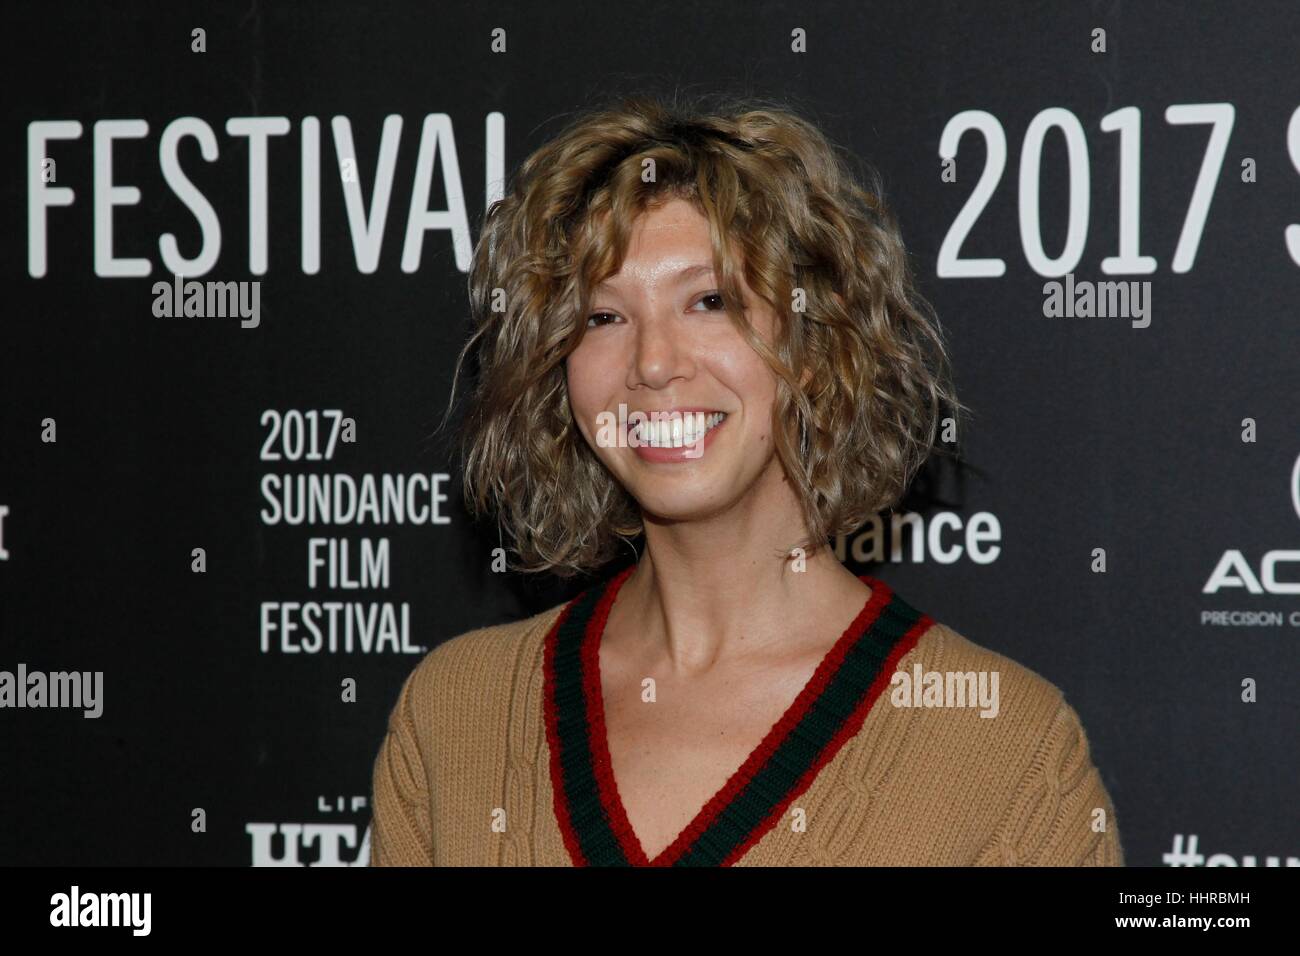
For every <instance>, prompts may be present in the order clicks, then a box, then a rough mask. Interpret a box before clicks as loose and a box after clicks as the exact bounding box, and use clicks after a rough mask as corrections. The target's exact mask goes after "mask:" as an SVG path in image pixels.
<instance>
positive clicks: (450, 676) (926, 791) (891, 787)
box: [370, 605, 1124, 866]
mask: <svg viewBox="0 0 1300 956" xmlns="http://www.w3.org/2000/svg"><path fill="white" fill-rule="evenodd" d="M562 610H563V605H561V606H557V607H554V608H551V609H550V610H548V611H544V612H542V613H541V614H538V615H536V616H534V617H531V618H529V619H527V620H524V621H519V622H516V623H511V624H501V625H497V626H494V627H486V628H480V629H478V630H475V631H471V632H469V633H467V634H463V635H461V636H459V637H457V638H454V639H452V640H450V641H447V642H445V643H444V644H442V645H440V646H438V647H437V648H435V649H434V650H432V651H430V652H429V653H428V654H427V655H426V656H425V657H424V658H423V660H421V661H420V663H419V664H418V665H417V666H416V667H415V669H414V670H413V671H412V673H411V674H410V675H409V676H408V677H407V679H406V680H405V682H404V683H403V685H402V688H401V691H400V693H399V695H398V698H397V703H396V705H395V706H394V708H393V710H392V713H391V716H390V718H389V721H388V732H387V735H386V736H385V738H384V740H383V742H382V744H381V746H380V748H379V753H378V757H377V758H376V760H375V764H374V789H373V803H372V808H373V820H372V829H371V836H370V846H371V853H370V863H371V865H372V866H435V865H436V866H571V865H573V862H574V861H573V859H572V858H571V856H570V853H569V850H568V849H567V848H566V846H565V841H564V838H563V836H562V833H561V829H560V825H559V823H558V822H557V815H556V807H555V793H554V791H553V788H552V778H551V768H550V751H549V745H548V742H547V734H546V723H545V711H544V707H545V684H544V673H543V653H544V643H545V640H546V636H547V633H548V631H549V630H550V629H551V627H552V625H553V624H555V622H556V620H557V618H558V617H559V615H560V613H561V611H562ZM918 662H919V663H920V664H921V666H922V669H923V670H924V671H939V672H948V671H960V672H963V673H964V672H967V671H975V672H977V673H978V672H980V671H997V672H998V674H999V697H1000V699H999V713H998V715H997V716H996V717H992V718H988V717H981V716H980V709H979V707H964V708H963V707H932V708H926V707H902V706H895V705H894V704H893V703H891V700H890V692H891V690H892V688H890V687H886V688H885V691H884V693H882V694H881V695H880V697H879V698H878V699H877V700H876V702H875V704H874V705H873V706H872V707H871V709H870V711H868V713H867V716H866V719H865V720H864V721H863V723H862V726H861V727H860V728H859V729H858V730H857V732H856V733H855V734H853V736H852V737H850V738H849V739H848V740H847V742H846V743H844V745H843V746H842V747H841V748H840V749H839V750H838V751H837V752H836V753H835V755H834V757H833V758H831V760H830V761H829V762H828V763H826V764H825V765H824V766H823V767H821V769H820V771H818V773H817V774H816V776H815V777H814V778H813V780H812V783H811V785H810V786H808V788H807V789H806V790H804V791H803V792H802V793H801V794H799V795H798V796H797V797H796V798H795V799H794V801H793V803H792V804H791V805H790V807H789V808H788V810H787V812H786V813H785V814H784V817H783V819H781V820H779V821H778V822H777V823H776V825H775V826H773V827H772V828H771V829H770V830H768V831H767V832H766V833H764V835H763V836H762V838H761V839H759V840H758V841H757V842H756V843H755V844H754V845H753V846H751V847H750V848H749V849H748V850H747V851H746V852H745V853H744V854H743V855H742V856H741V857H740V858H739V859H738V860H736V861H735V864H734V865H736V866H918V865H919V866H970V865H975V866H1123V865H1124V857H1123V851H1122V849H1121V844H1120V837H1119V830H1118V823H1117V820H1116V818H1115V810H1114V807H1113V806H1112V804H1111V800H1110V796H1109V794H1108V793H1107V790H1106V788H1105V786H1104V785H1103V783H1102V780H1101V777H1100V775H1099V774H1098V772H1097V769H1096V768H1095V767H1094V766H1093V764H1092V760H1091V755H1090V753H1089V748H1088V740H1087V736H1086V735H1085V733H1084V730H1083V727H1082V726H1081V724H1080V721H1079V717H1078V715H1077V714H1076V713H1075V711H1074V709H1073V708H1072V707H1071V706H1070V705H1069V704H1068V703H1066V701H1065V700H1064V698H1063V696H1062V694H1061V692H1060V690H1059V689H1057V688H1056V687H1055V686H1054V685H1053V684H1051V683H1050V682H1048V681H1047V680H1045V679H1044V678H1042V677H1040V676H1039V675H1037V674H1035V673H1034V672H1033V671H1031V670H1029V669H1028V668H1025V667H1023V666H1021V665H1019V664H1017V663H1015V662H1014V661H1012V660H1010V659H1008V658H1006V657H1004V656H1002V655H1000V654H997V653H995V652H993V651H990V650H988V649H986V648H983V647H981V646H979V645H977V644H975V643H973V642H971V641H968V640H966V639H965V638H964V637H962V636H961V635H960V634H958V633H957V632H956V631H954V630H952V629H951V628H949V627H947V626H945V625H943V624H941V623H937V622H934V623H930V625H929V627H928V628H927V629H926V630H925V631H924V633H923V634H921V636H920V639H919V640H918V641H917V642H916V645H915V646H914V647H912V648H911V649H910V650H909V651H908V652H907V653H906V654H905V655H904V656H903V657H902V658H901V659H900V660H899V663H898V666H897V670H899V671H904V672H907V673H909V674H911V673H912V672H913V668H914V666H915V665H916V664H917V663H918ZM890 676H892V672H891V675H890ZM798 811H802V814H800V813H799V812H798ZM796 822H799V823H801V824H802V825H798V826H797V825H795V824H796Z"/></svg>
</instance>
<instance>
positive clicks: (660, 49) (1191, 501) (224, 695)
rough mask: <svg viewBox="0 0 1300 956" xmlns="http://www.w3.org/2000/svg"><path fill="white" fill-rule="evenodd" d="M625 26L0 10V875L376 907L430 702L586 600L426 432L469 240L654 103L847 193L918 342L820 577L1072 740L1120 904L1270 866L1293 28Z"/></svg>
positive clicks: (79, 8) (1295, 512) (1295, 230)
mask: <svg viewBox="0 0 1300 956" xmlns="http://www.w3.org/2000/svg"><path fill="white" fill-rule="evenodd" d="M621 7H622V5H619V4H606V3H588V2H581V3H574V2H570V3H563V4H530V3H487V4H469V3H465V4H450V3H444V4H423V3H413V2H401V3H390V4H382V5H377V6H376V5H370V6H360V5H357V4H352V3H333V2H331V3H320V4H310V5H296V4H254V5H247V4H211V5H207V6H203V5H193V6H188V5H186V4H177V3H162V2H147V3H145V2H141V3H128V4H113V5H108V4H90V3H86V4H80V5H65V4H52V5H30V6H17V7H13V8H9V9H6V11H5V20H6V29H5V30H4V31H2V32H3V38H0V44H3V47H4V54H5V55H4V61H5V63H6V64H7V66H8V70H9V83H8V85H7V92H6V95H5V97H4V101H3V106H2V107H0V116H2V119H0V122H2V125H0V168H2V169H3V170H4V172H5V175H4V176H3V177H0V190H2V191H3V210H4V215H3V219H2V220H0V255H2V256H3V267H4V279H5V288H6V294H5V304H4V307H3V310H2V311H3V315H2V316H0V383H2V384H0V702H2V703H3V704H4V706H3V707H0V738H2V739H3V770H2V772H0V794H2V800H3V802H2V803H0V810H2V812H3V815H4V818H5V821H6V826H4V827H3V828H0V863H9V864H73V865H78V864H202V865H215V864H221V865H255V866H267V865H299V866H328V865H342V866H356V865H365V864H366V863H367V861H368V854H369V824H370V806H369V797H370V786H371V771H372V767H373V762H374V758H375V755H376V752H377V750H378V747H379V744H380V741H381V740H382V738H383V734H384V731H385V728H386V721H387V718H388V714H389V711H390V709H391V708H392V706H393V704H394V702H395V700H396V694H397V690H398V688H399V687H400V686H401V683H402V681H403V679H404V678H405V677H406V675H407V674H408V673H409V672H410V671H411V669H412V668H413V667H414V666H415V664H416V663H417V662H418V661H419V660H420V658H421V655H423V654H424V653H426V652H427V651H428V650H429V649H431V648H432V647H434V646H436V645H438V644H439V643H441V642H443V641H445V640H447V639H449V638H451V637H454V636H455V635H457V634H460V633H463V632H465V631H467V630H470V629H472V628H475V627H479V626H483V625H488V624H494V623H500V622H503V621H508V620H516V619H519V618H522V617H525V616H527V615H531V614H533V613H536V612H537V611H540V610H543V609H545V608H549V607H552V606H553V605H555V604H556V603H558V602H559V601H561V600H564V599H566V598H567V597H570V596H572V594H574V593H575V592H576V589H577V588H578V587H580V586H582V583H583V582H570V583H567V584H566V583H563V582H559V581H556V580H537V579H528V580H524V579H522V578H521V577H520V576H517V575H510V574H502V573H499V572H498V571H497V570H496V569H495V568H494V566H493V553H492V552H493V549H494V548H495V547H496V546H497V544H498V535H497V531H496V529H495V528H494V527H491V526H490V525H489V526H485V525H483V524H477V525H476V524H472V523H471V522H470V521H469V520H468V518H467V516H466V513H465V510H464V508H463V507H462V503H461V493H460V478H459V474H458V473H457V469H456V467H455V463H454V457H453V455H452V451H451V445H450V442H449V441H448V439H447V434H448V432H447V431H446V430H439V427H438V426H439V422H440V420H441V417H442V415H443V412H444V410H445V407H446V404H447V400H448V397H449V395H450V388H451V374H452V368H453V363H454V361H455V357H456V355H457V352H458V351H459V349H460V348H461V346H462V345H463V343H464V342H465V339H466V336H467V334H468V328H469V326H468V309H467V298H466V279H467V276H466V271H467V269H468V267H469V263H470V254H471V250H472V248H473V244H474V241H475V239H476V237H477V235H478V230H479V227H480V225H481V222H482V218H483V215H484V212H485V210H486V209H487V208H488V206H489V204H490V203H492V202H493V201H494V200H495V199H496V198H498V197H499V196H500V195H501V189H502V181H503V179H504V177H506V176H507V175H508V174H509V172H510V171H511V170H512V169H514V168H515V167H516V166H517V165H518V164H519V163H520V162H521V161H522V160H523V158H524V157H526V156H527V155H528V153H529V152H531V151H532V149H534V148H535V147H537V146H538V145H539V144H540V143H542V142H544V141H545V140H546V139H547V138H549V137H550V136H551V135H553V134H554V133H555V132H556V131H557V130H558V129H559V128H560V127H561V126H562V125H563V124H564V123H565V122H567V120H568V119H569V118H570V117H571V116H572V115H573V113H574V112H575V111H577V110H581V109H583V108H584V107H586V106H587V105H588V104H590V103H591V102H593V100H594V99H595V98H596V97H598V96H605V95H608V94H609V92H610V91H611V90H616V91H619V90H621V91H625V92H628V93H637V92H659V93H668V94H671V93H672V91H674V90H682V91H688V92H701V91H723V92H734V93H741V94H744V93H750V94H753V95H756V96H763V97H768V98H781V99H782V100H783V101H784V102H786V103H787V104H788V105H789V106H790V107H791V108H792V109H794V110H795V111H797V112H800V113H801V114H803V115H805V116H806V117H807V118H809V119H811V120H812V121H814V122H816V123H818V124H819V125H821V126H822V128H824V129H825V130H826V131H827V133H828V134H829V135H830V136H831V137H832V138H833V139H834V140H835V141H836V142H838V143H840V144H841V145H842V146H843V147H844V148H845V149H847V150H849V151H850V152H852V153H853V154H854V155H855V156H857V157H859V158H860V159H861V160H862V161H864V162H866V163H869V164H871V165H872V166H874V167H876V168H877V169H878V170H879V171H880V172H881V174H882V176H883V181H884V183H885V187H886V198H887V200H888V201H889V202H891V203H892V205H893V208H894V211H895V213H896V214H897V216H898V218H899V220H900V222H901V226H902V229H903V234H904V239H905V241H906V243H907V245H908V248H909V250H910V252H911V254H912V256H913V263H914V268H915V270H916V273H917V275H918V281H919V284H920V286H921V289H922V291H923V293H924V294H925V295H926V296H927V298H929V299H930V301H931V302H932V303H933V304H934V306H935V308H936V311H937V313H938V315H939V318H940V321H941V322H942V324H943V326H944V329H945V331H946V333H947V335H948V337H949V340H950V342H951V346H952V355H953V362H954V366H955V369H956V380H957V389H958V395H959V397H960V398H961V399H962V400H963V401H964V402H965V403H966V404H968V405H969V406H970V407H971V408H972V410H973V414H972V416H971V418H970V420H969V422H968V423H967V424H966V426H965V429H966V430H965V433H964V434H963V435H961V436H960V440H961V444H962V447H963V457H962V458H961V460H960V461H957V462H953V461H949V460H946V459H945V460H943V462H942V464H939V463H932V464H931V465H930V466H928V467H927V468H926V469H925V470H924V471H923V472H922V473H921V475H920V476H919V477H918V479H917V481H916V483H915V485H914V487H913V488H912V490H911V492H910V493H909V495H908V497H907V498H906V499H905V501H904V502H903V503H902V504H901V505H900V507H899V508H898V509H897V510H896V512H895V513H893V514H888V515H882V516H881V517H880V518H879V519H878V520H876V521H874V522H871V523H869V524H868V525H867V526H865V527H863V528H862V529H861V530H860V531H858V532H856V533H854V534H851V535H846V536H844V537H842V538H838V539H836V541H835V546H836V549H837V552H838V554H839V555H840V557H841V558H842V559H843V560H844V561H845V562H846V563H847V564H848V565H849V566H850V567H852V568H853V569H854V570H855V571H856V572H858V573H872V574H876V575H878V576H880V577H881V578H883V579H884V580H886V581H888V582H889V583H890V584H891V586H893V587H894V588H895V589H896V590H897V591H898V592H899V593H900V594H901V595H902V596H903V597H904V598H905V599H907V600H908V601H909V602H910V603H912V604H913V605H914V606H916V607H918V608H921V609H922V610H924V611H925V612H927V613H929V614H930V615H931V616H933V617H935V618H937V619H938V620H941V621H943V622H944V623H946V624H948V625H949V626H951V627H953V628H954V629H956V630H957V631H959V632H960V633H962V634H963V635H965V636H966V637H968V638H969V639H971V640H973V641H975V642H976V643H978V644H982V645H984V646H987V647H990V648H993V649H995V650H997V651H999V652H1002V653H1004V654H1006V655H1008V656H1010V657H1011V658H1013V659H1015V660H1017V661H1020V662H1022V663H1024V664H1026V665H1027V666H1029V667H1030V668H1032V669H1033V670H1035V671H1037V672H1038V673H1039V674H1041V675H1043V676H1044V677H1045V678H1047V679H1048V680H1050V681H1052V682H1053V683H1055V684H1056V685H1057V686H1058V687H1060V688H1061V689H1062V690H1063V691H1064V692H1065V694H1066V698H1067V700H1068V701H1070V703H1071V704H1072V705H1073V706H1074V707H1075V709H1076V710H1077V711H1078V712H1079V714H1080V716H1081V718H1082V721H1083V724H1084V726H1085V728H1086V729H1087V731H1088V735H1089V739H1090V742H1091V746H1092V755H1093V759H1094V761H1095V763H1096V764H1097V766H1098V767H1099V769H1100V771H1101V773H1102V776H1103V779H1104V781H1105V783H1106V786H1107V788H1108V790H1109V791H1110V793H1111V795H1112V798H1113V800H1114V802H1115V806H1116V813H1117V816H1118V824H1119V827H1120V831H1121V834H1122V837H1123V841H1124V848H1125V853H1126V856H1127V858H1128V862H1129V863H1130V864H1131V865H1138V866H1243V867H1245V866H1258V867H1263V866H1296V865H1300V814H1297V812H1296V794H1297V793H1300V733H1297V730H1300V704H1298V703H1297V702H1298V701H1300V407H1298V402H1297V396H1298V394H1300V320H1298V319H1297V314H1296V302H1297V298H1298V296H1300V69H1298V68H1297V66H1296V58H1295V40H1296V37H1298V36H1300V9H1298V8H1296V7H1295V6H1294V5H1293V4H1285V3H1278V4H1269V5H1264V4H1258V5H1257V4H1252V3H1232V4H1196V5H1189V4H1179V3H1163V2H1147V3H1142V4H1136V3H1134V4H1121V3H1116V4H1084V3H1072V4H1039V3H998V4H964V5H963V4H949V3H912V2H889V3H861V2H836V3H825V4H819V5H817V6H816V7H815V8H803V7H802V6H800V5H798V4H795V5H789V4H767V5H760V6H758V7H755V6H754V5H751V4H745V3H740V2H736V3H716V4H699V5H693V6H691V7H689V8H688V9H679V8H676V7H674V6H672V5H669V4H657V3H651V4H629V5H626V8H621Z"/></svg>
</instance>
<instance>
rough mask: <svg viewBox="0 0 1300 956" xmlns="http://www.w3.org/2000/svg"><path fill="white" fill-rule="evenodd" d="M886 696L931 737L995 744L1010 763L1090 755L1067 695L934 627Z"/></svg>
mask: <svg viewBox="0 0 1300 956" xmlns="http://www.w3.org/2000/svg"><path fill="white" fill-rule="evenodd" d="M891 677H892V678H893V682H892V685H891V686H890V687H889V688H888V692H889V693H890V695H891V699H892V703H893V704H894V705H895V706H902V707H919V708H920V709H922V710H923V711H924V712H925V713H926V714H927V715H930V714H933V715H934V718H933V719H931V720H929V724H930V726H931V729H934V730H942V729H943V728H944V727H947V728H949V729H950V730H951V731H952V734H953V735H954V736H955V737H961V738H963V739H965V740H971V739H972V738H984V739H986V740H989V741H992V740H993V739H995V738H996V740H997V745H996V746H997V752H998V753H1001V754H1005V755H1007V756H1008V757H1010V756H1011V755H1012V754H1015V755H1016V758H1014V759H1015V762H1017V763H1019V762H1020V761H1023V760H1024V758H1025V757H1026V756H1030V755H1033V754H1035V753H1038V752H1040V751H1043V750H1044V749H1046V750H1049V751H1062V750H1071V749H1072V750H1076V751H1077V750H1080V749H1082V751H1083V753H1084V754H1086V753H1087V751H1088V743H1087V736H1086V734H1085V733H1084V729H1083V724H1082V721H1081V719H1080V717H1079V715H1078V712H1077V711H1076V710H1075V709H1074V707H1073V706H1072V705H1071V704H1070V702H1069V700H1068V699H1067V694H1066V693H1065V691H1064V690H1063V689H1062V688H1061V687H1060V686H1058V685H1057V684H1056V683H1055V682H1053V681H1052V680H1050V679H1049V678H1047V677H1045V676H1043V675H1042V674H1040V673H1038V672H1037V671H1035V670H1033V669H1032V668H1030V667H1028V666H1026V665H1024V664H1022V663H1020V662H1019V661H1016V660H1013V659H1012V658H1011V657H1009V656H1007V655H1005V654H1002V653H1000V652H998V651H995V650H992V649H991V648H989V647H986V646H984V645H983V644H980V643H977V642H976V641H974V640H971V639H970V638H968V637H966V636H965V635H964V634H963V633H961V632H959V631H957V630H956V629H954V628H953V627H951V626H949V625H948V624H945V623H943V622H941V621H933V622H932V623H931V625H930V626H929V627H928V628H927V630H926V631H925V632H924V633H923V634H922V635H921V637H920V638H919V639H918V641H917V642H916V644H915V646H914V647H912V648H911V650H909V652H908V653H906V654H905V655H903V656H902V658H901V659H900V660H899V662H898V666H897V668H896V669H895V673H894V674H892V675H891Z"/></svg>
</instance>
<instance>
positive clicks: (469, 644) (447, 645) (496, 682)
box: [407, 604, 564, 706]
mask: <svg viewBox="0 0 1300 956" xmlns="http://www.w3.org/2000/svg"><path fill="white" fill-rule="evenodd" d="M563 609H564V605H562V604H561V605H556V606H555V607H552V608H548V609H546V610H545V611H540V612H538V613H537V614H533V615H531V616H529V617H526V618H523V619H521V620H517V621H506V622H504V623H501V624H491V625H487V626H484V627H477V628H474V629H473V630H469V631H464V632H462V633H460V634H457V635H455V636H454V637H450V638H448V639H447V640H445V641H443V642H442V643H440V644H438V645H437V646H436V647H434V648H433V649H432V650H430V651H428V652H427V653H426V654H425V655H424V657H423V658H421V659H420V661H419V663H418V664H416V665H415V668H414V669H413V670H412V671H411V674H410V676H409V677H408V678H407V683H408V685H409V693H410V694H411V696H412V697H414V698H416V699H418V700H419V701H422V702H424V703H425V704H426V705H432V704H433V703H434V702H435V701H438V700H447V701H451V702H453V703H454V704H456V705H459V706H463V705H464V704H466V703H467V702H472V701H475V700H478V701H481V702H482V701H485V700H486V699H487V698H488V697H493V696H495V695H494V694H492V691H493V690H494V688H497V687H500V688H502V689H508V688H509V687H510V686H512V685H513V684H514V683H515V682H516V678H517V676H518V674H519V672H520V670H521V668H530V667H532V666H533V664H534V663H535V662H536V661H535V659H537V658H538V655H539V654H540V652H541V646H542V642H543V641H544V639H545V637H546V634H547V632H548V631H549V630H550V628H551V626H552V625H553V624H554V623H555V620H556V618H558V617H559V614H560V612H561V611H562V610H563Z"/></svg>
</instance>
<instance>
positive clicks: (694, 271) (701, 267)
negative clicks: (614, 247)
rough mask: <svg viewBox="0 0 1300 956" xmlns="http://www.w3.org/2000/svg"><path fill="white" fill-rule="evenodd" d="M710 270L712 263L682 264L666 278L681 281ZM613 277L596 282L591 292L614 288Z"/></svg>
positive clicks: (711, 269) (671, 280)
mask: <svg viewBox="0 0 1300 956" xmlns="http://www.w3.org/2000/svg"><path fill="white" fill-rule="evenodd" d="M712 271H713V263H711V262H701V263H697V264H695V265H689V266H683V267H682V268H681V269H679V270H677V272H675V273H673V274H672V275H670V276H669V277H668V280H669V281H670V282H681V281H683V280H685V279H692V278H694V277H695V276H697V275H701V274H703V273H706V272H712ZM615 278H616V277H614V276H610V277H609V278H608V279H604V280H603V281H601V282H599V283H597V284H596V287H595V289H593V290H592V291H593V292H601V291H613V290H614V286H613V283H614V281H615Z"/></svg>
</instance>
